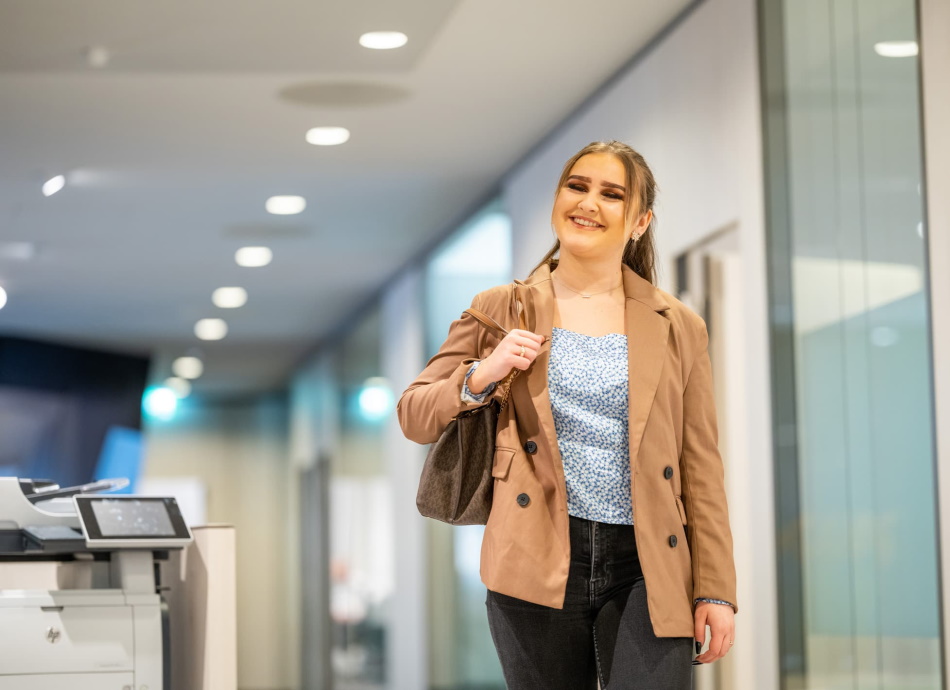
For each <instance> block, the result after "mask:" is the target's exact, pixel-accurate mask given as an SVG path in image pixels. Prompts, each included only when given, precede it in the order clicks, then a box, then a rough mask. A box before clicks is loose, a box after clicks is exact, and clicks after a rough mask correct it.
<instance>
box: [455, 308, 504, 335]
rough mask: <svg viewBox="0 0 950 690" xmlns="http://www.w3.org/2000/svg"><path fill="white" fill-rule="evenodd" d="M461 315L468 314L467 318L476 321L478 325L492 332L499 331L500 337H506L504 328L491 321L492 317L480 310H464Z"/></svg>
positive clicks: (493, 320)
mask: <svg viewBox="0 0 950 690" xmlns="http://www.w3.org/2000/svg"><path fill="white" fill-rule="evenodd" d="M462 313H463V314H468V315H469V316H471V317H473V318H474V319H475V320H476V321H478V322H479V323H480V324H482V325H483V326H484V327H485V328H490V329H492V330H493V331H499V332H500V333H502V337H504V336H506V335H508V331H507V330H506V329H505V327H504V326H502V325H501V324H499V323H498V322H497V321H495V319H493V318H492V317H490V316H489V315H488V314H486V313H485V312H483V311H480V310H478V309H475V308H470V309H466V310H465V311H464V312H462Z"/></svg>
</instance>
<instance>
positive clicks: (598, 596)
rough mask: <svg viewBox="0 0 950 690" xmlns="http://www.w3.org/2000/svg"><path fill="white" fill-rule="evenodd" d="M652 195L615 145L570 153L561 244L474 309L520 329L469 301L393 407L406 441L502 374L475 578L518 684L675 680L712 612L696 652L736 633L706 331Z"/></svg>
mask: <svg viewBox="0 0 950 690" xmlns="http://www.w3.org/2000/svg"><path fill="white" fill-rule="evenodd" d="M655 192H656V185H655V182H654V179H653V174H652V173H651V171H650V169H649V167H648V166H647V164H646V162H645V161H644V160H643V158H642V157H641V156H640V155H639V154H638V153H637V152H636V151H634V150H633V149H631V148H630V147H628V146H626V145H625V144H622V143H620V142H606V143H605V142H595V143H592V144H590V145H588V146H586V147H585V148H583V149H582V150H581V151H579V152H578V153H577V154H575V155H574V156H573V157H572V158H571V159H570V160H569V161H568V162H567V164H566V165H565V166H564V170H563V172H562V174H561V179H560V181H559V183H558V188H557V193H556V196H555V200H554V209H553V211H552V214H551V221H552V225H553V228H554V231H555V233H556V235H557V242H556V243H555V245H554V248H553V249H552V250H551V251H550V252H549V253H548V255H547V256H546V257H545V258H544V259H543V260H542V261H541V264H540V265H539V266H538V267H537V268H536V269H535V270H534V272H533V273H532V274H531V276H530V277H529V278H528V279H527V280H526V281H524V282H521V281H515V285H514V288H512V287H510V286H500V287H496V288H492V289H490V290H487V291H485V292H483V293H481V294H479V295H476V297H475V299H474V301H473V303H472V306H473V307H475V308H477V309H480V310H481V311H483V312H485V313H487V314H489V315H491V316H493V317H494V318H495V319H496V320H498V321H501V322H502V323H504V322H505V321H507V323H508V324H509V325H511V324H519V323H523V324H524V328H514V329H511V330H510V333H509V334H508V335H507V336H505V337H504V338H500V336H498V335H496V334H494V333H492V332H489V331H488V330H487V329H485V328H483V327H482V326H481V325H480V324H479V323H478V322H477V321H476V320H475V319H474V318H471V317H470V316H468V315H464V316H463V317H462V318H460V319H459V320H457V321H455V322H454V323H453V324H452V326H451V328H450V330H449V336H448V339H447V340H446V341H445V343H444V344H443V345H442V348H441V349H440V350H439V353H438V354H437V355H436V356H435V357H433V358H432V360H430V362H429V363H428V365H427V366H426V368H425V370H424V371H423V372H422V374H420V376H419V377H418V379H416V381H415V382H413V383H412V385H411V386H409V388H408V389H407V390H406V391H405V392H404V393H403V395H402V398H401V399H400V401H399V405H398V414H399V421H400V424H401V425H402V428H403V431H404V432H405V434H406V436H408V437H409V438H410V439H412V440H415V441H417V442H419V443H431V442H434V441H435V440H436V439H438V437H439V436H440V435H441V433H442V431H443V429H444V428H445V426H446V425H447V424H448V422H449V421H450V420H451V419H452V418H454V417H455V416H456V415H458V414H459V413H460V412H462V411H464V410H467V409H472V408H474V407H478V406H479V405H484V404H486V402H487V401H488V400H489V398H490V397H498V398H501V397H502V396H503V395H504V392H505V389H506V388H508V387H510V394H509V403H508V405H507V406H506V407H505V408H504V409H503V410H502V412H501V414H500V415H499V419H498V431H497V436H496V449H495V456H494V464H493V467H492V476H493V477H494V478H495V481H494V498H493V503H492V510H491V515H490V517H489V519H488V524H487V526H486V528H485V536H484V540H483V543H482V564H481V575H482V580H483V581H484V583H485V585H486V586H487V587H488V590H489V591H488V598H487V602H486V604H487V607H488V620H489V626H490V628H491V632H492V638H493V640H494V642H495V647H496V650H497V652H498V657H499V659H500V660H501V665H502V669H503V671H504V674H505V679H506V681H507V684H508V687H509V688H511V689H513V690H522V689H528V688H530V689H532V690H534V689H538V688H544V689H545V690H552V689H556V688H564V689H565V690H568V689H569V690H578V689H586V688H590V689H591V690H594V689H595V688H596V687H597V682H598V680H599V681H600V684H601V686H602V687H604V688H611V689H613V688H619V689H626V688H638V689H639V688H643V689H645V690H665V689H669V690H681V689H685V688H689V687H690V676H691V673H690V671H691V664H690V660H691V657H692V647H693V640H694V639H695V642H696V653H697V654H699V651H700V648H701V646H702V644H704V643H705V638H706V626H707V625H708V626H709V628H710V631H711V636H710V641H709V648H708V650H707V651H706V652H705V653H703V654H701V655H700V656H698V657H697V658H696V660H695V661H693V662H692V663H693V664H695V663H708V662H712V661H715V660H717V659H719V658H721V657H722V656H724V655H725V654H726V653H727V652H728V651H729V648H730V646H731V645H732V644H733V641H734V637H735V626H734V620H733V616H734V613H735V611H736V610H737V609H736V607H735V605H734V604H735V601H736V596H735V568H734V565H733V559H732V536H731V533H730V530H729V519H728V513H727V508H726V497H725V491H724V487H723V469H722V460H721V458H720V456H719V451H718V449H717V431H716V412H715V408H714V402H713V389H712V381H711V375H710V363H709V356H708V353H707V334H706V326H705V324H704V323H703V321H702V319H700V318H699V317H698V316H696V315H695V314H694V313H693V312H692V311H690V310H689V309H688V308H687V307H685V306H684V305H683V304H682V303H680V302H679V301H677V300H676V299H675V298H673V297H672V296H670V295H668V294H667V293H665V292H663V291H661V290H659V289H657V288H656V287H654V285H653V283H654V282H655V274H654V255H653V234H654V226H655V220H654V216H653V201H654V197H655ZM555 254H557V255H558V259H557V260H555V259H553V257H554V255H555ZM512 294H513V296H514V301H515V304H516V307H515V309H514V310H513V311H517V312H518V313H519V314H520V317H519V318H520V321H513V318H514V317H512V316H511V315H510V314H509V312H508V310H509V308H510V304H511V297H512ZM513 372H517V373H520V375H517V376H513V377H512V376H511V374H512V373H513Z"/></svg>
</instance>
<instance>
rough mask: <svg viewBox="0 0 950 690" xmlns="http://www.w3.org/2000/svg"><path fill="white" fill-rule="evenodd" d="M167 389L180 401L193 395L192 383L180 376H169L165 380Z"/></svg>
mask: <svg viewBox="0 0 950 690" xmlns="http://www.w3.org/2000/svg"><path fill="white" fill-rule="evenodd" d="M165 387H166V388H168V389H169V390H171V392H172V393H174V394H175V397H177V398H178V399H179V400H181V399H182V398H187V397H188V396H189V395H191V382H190V381H189V380H188V379H183V378H179V377H178V376H169V377H168V378H167V379H165Z"/></svg>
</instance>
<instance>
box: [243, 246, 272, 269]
mask: <svg viewBox="0 0 950 690" xmlns="http://www.w3.org/2000/svg"><path fill="white" fill-rule="evenodd" d="M273 258H274V252H272V251H271V250H270V247H241V248H240V249H238V250H237V252H235V254H234V260H235V261H237V265H238V266H246V267H248V268H258V267H260V266H266V265H267V264H269V263H270V262H271V260H272V259H273Z"/></svg>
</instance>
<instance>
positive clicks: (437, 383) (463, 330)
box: [396, 295, 498, 443]
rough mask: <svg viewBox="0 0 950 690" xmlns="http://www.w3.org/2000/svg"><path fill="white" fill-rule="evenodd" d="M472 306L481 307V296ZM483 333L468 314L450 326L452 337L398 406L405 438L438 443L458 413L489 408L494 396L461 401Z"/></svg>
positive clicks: (401, 397)
mask: <svg viewBox="0 0 950 690" xmlns="http://www.w3.org/2000/svg"><path fill="white" fill-rule="evenodd" d="M472 307H474V308H476V309H479V308H480V303H479V296H478V295H476V297H475V299H474V300H473V301H472ZM483 331H484V327H483V326H482V325H481V324H480V323H478V321H476V320H475V319H474V318H473V317H472V316H470V315H468V314H462V316H461V317H460V318H458V319H456V320H455V321H453V322H452V325H451V326H449V335H448V337H447V338H446V339H445V342H444V343H442V347H440V348H439V351H438V353H437V354H436V355H435V356H434V357H433V358H432V359H430V360H429V363H428V364H426V368H425V369H423V370H422V373H421V374H419V376H418V377H417V378H416V380H415V381H413V382H412V383H411V384H409V387H408V388H407V389H406V390H405V391H403V394H402V396H400V398H399V402H398V403H397V405H396V415H397V417H398V418H399V425H400V426H401V427H402V432H403V433H404V434H405V435H406V438H408V439H410V440H412V441H415V442H416V443H435V442H436V441H437V440H439V437H440V436H441V435H442V432H443V431H444V430H445V427H446V426H448V424H449V422H450V421H452V420H453V419H455V417H457V416H458V415H459V413H461V412H464V411H466V410H471V409H475V408H478V407H482V406H484V405H487V404H488V403H489V402H490V401H491V398H492V397H494V396H493V395H492V396H489V398H486V399H485V400H484V401H482V402H475V401H472V402H465V401H463V400H462V386H463V385H464V383H465V374H466V373H467V372H468V369H469V367H470V366H471V365H472V362H475V361H477V360H478V359H479V358H480V343H481V336H482V333H483ZM497 392H498V389H497V388H496V389H495V393H497Z"/></svg>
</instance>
